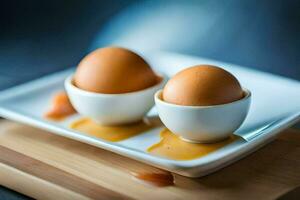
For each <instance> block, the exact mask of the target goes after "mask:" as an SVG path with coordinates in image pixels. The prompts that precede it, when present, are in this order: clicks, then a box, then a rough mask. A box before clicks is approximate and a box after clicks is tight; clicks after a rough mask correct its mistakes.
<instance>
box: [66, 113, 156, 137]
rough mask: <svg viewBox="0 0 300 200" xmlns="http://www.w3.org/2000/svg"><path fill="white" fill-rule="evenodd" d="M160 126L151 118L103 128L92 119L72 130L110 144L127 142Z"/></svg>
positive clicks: (76, 124)
mask: <svg viewBox="0 0 300 200" xmlns="http://www.w3.org/2000/svg"><path fill="white" fill-rule="evenodd" d="M158 126H160V123H159V122H158V121H157V120H156V119H151V118H149V119H146V120H144V121H140V122H136V123H132V124H126V125H119V126H102V125H99V124H97V123H95V122H94V121H93V120H91V119H88V118H83V119H80V120H78V121H75V122H73V123H72V124H71V125H70V127H71V128H72V129H75V130H77V131H80V132H83V133H86V134H89V135H92V136H95V137H99V138H101V139H104V140H107V141H110V142H118V141H121V140H125V139H127V138H130V137H133V136H136V135H138V134H141V133H143V132H145V131H148V130H150V129H152V128H155V127H158Z"/></svg>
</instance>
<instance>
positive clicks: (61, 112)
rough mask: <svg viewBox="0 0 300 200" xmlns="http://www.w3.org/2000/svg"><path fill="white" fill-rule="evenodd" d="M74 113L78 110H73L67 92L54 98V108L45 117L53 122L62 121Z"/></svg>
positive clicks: (60, 93)
mask: <svg viewBox="0 0 300 200" xmlns="http://www.w3.org/2000/svg"><path fill="white" fill-rule="evenodd" d="M74 113H76V110H75V109H74V108H73V106H72V104H71V102H70V100H69V98H68V95H67V94H66V93H65V92H59V93H57V94H56V95H55V96H54V97H53V100H52V106H51V108H50V110H49V111H48V112H47V113H46V114H45V117H46V118H48V119H52V120H62V119H64V118H65V117H67V116H69V115H72V114H74Z"/></svg>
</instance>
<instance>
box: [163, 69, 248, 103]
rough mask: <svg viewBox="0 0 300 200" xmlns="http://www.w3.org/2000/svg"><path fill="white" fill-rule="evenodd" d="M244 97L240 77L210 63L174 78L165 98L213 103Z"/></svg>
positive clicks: (166, 90) (169, 84)
mask: <svg viewBox="0 0 300 200" xmlns="http://www.w3.org/2000/svg"><path fill="white" fill-rule="evenodd" d="M242 97H243V90H242V88H241V85H240V83H239V82H238V80H237V79H236V78H235V77H234V76H233V75H232V74H231V73H229V72H228V71H226V70H224V69H222V68H219V67H216V66H211V65H198V66H194V67H190V68H187V69H185V70H183V71H181V72H179V73H177V74H176V75H175V76H174V77H172V78H171V79H170V80H169V81H168V82H167V84H166V85H165V87H164V89H163V95H162V98H163V100H164V101H166V102H168V103H172V104H178V105H187V106H210V105H218V104H225V103H230V102H233V101H236V100H239V99H241V98H242Z"/></svg>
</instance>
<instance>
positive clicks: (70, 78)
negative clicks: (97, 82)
mask: <svg viewBox="0 0 300 200" xmlns="http://www.w3.org/2000/svg"><path fill="white" fill-rule="evenodd" d="M155 74H156V75H157V76H158V77H160V78H161V80H160V81H159V82H158V83H156V84H155V85H153V86H150V87H147V88H145V89H142V90H137V91H133V92H125V93H116V94H106V93H98V92H91V91H87V90H83V89H80V88H78V87H76V86H75V85H74V83H73V78H74V74H71V75H69V76H68V77H67V78H66V79H65V87H70V88H72V90H73V91H75V92H77V93H79V94H81V95H86V96H91V97H107V98H108V97H117V96H125V95H133V94H137V93H141V92H146V91H149V90H152V89H155V88H158V87H160V86H162V85H163V84H164V82H165V80H166V76H164V75H163V74H161V73H157V72H155Z"/></svg>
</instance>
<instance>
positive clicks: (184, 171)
mask: <svg viewBox="0 0 300 200" xmlns="http://www.w3.org/2000/svg"><path fill="white" fill-rule="evenodd" d="M143 57H144V58H145V59H146V60H147V61H148V63H149V64H150V65H151V66H152V67H153V69H154V70H155V71H159V72H161V73H163V74H165V75H167V76H168V77H171V76H173V75H174V74H175V73H177V72H178V71H180V70H182V69H184V68H185V67H188V66H192V65H197V64H211V65H217V66H221V67H223V68H224V69H226V70H228V71H230V72H231V73H232V74H233V75H234V76H236V77H237V78H238V80H239V81H240V83H241V85H242V86H243V87H245V88H247V89H249V90H250V91H251V95H252V97H251V107H250V110H249V113H248V115H247V117H246V119H245V121H244V123H243V124H242V125H241V126H240V127H239V129H238V130H236V131H235V133H234V134H235V135H237V136H239V137H238V138H239V139H238V140H236V141H235V142H233V143H231V144H229V145H227V146H225V147H223V148H221V149H218V150H217V151H214V152H212V153H210V154H207V155H206V156H203V157H200V158H197V159H194V160H185V161H178V160H171V159H167V158H163V157H158V156H156V155H152V154H150V153H148V152H147V148H148V147H149V146H151V145H153V144H155V143H157V142H159V140H160V136H159V133H160V131H161V130H162V129H163V128H164V127H162V126H161V127H157V128H154V129H151V130H148V131H145V132H143V133H142V134H140V135H137V136H135V137H132V138H129V139H127V140H123V141H120V142H114V143H113V142H108V141H105V140H102V139H101V138H97V137H95V136H91V135H88V134H85V133H82V132H79V131H74V130H72V129H70V128H69V127H70V123H72V122H73V121H74V120H77V119H80V118H81V117H82V116H81V115H74V116H71V117H69V118H67V119H65V120H63V121H60V122H56V121H51V120H47V119H45V118H44V117H43V116H44V113H45V112H46V111H47V110H48V109H49V105H50V103H51V99H52V97H53V95H54V94H56V93H57V92H59V91H61V90H64V81H65V79H66V78H67V77H68V76H70V75H71V74H72V73H74V68H70V69H68V70H65V71H62V72H57V73H55V74H51V75H47V76H45V77H42V78H39V79H38V80H34V81H31V82H28V83H25V84H22V85H19V86H16V87H14V88H10V89H7V90H6V91H1V92H0V116H2V117H5V118H8V119H11V120H15V121H19V122H22V123H25V124H28V125H31V126H35V127H38V128H41V129H45V130H47V131H50V132H51V133H53V134H57V135H60V136H63V137H68V138H71V139H74V140H78V141H81V142H84V143H88V144H90V145H94V146H96V147H99V148H102V149H106V150H108V151H113V152H115V153H118V154H121V155H123V156H127V157H130V158H132V159H136V160H138V161H141V162H144V163H147V164H150V165H153V166H156V167H159V168H162V169H165V170H168V171H172V172H174V173H178V174H181V175H183V176H189V177H199V176H203V175H206V174H209V173H211V172H214V171H216V170H218V169H220V168H223V167H225V166H227V165H229V164H230V163H232V162H235V161H236V160H238V159H240V158H242V157H244V156H246V155H248V154H249V153H251V152H253V151H255V150H257V149H258V148H260V147H262V146H263V145H264V144H266V143H268V142H270V141H271V140H272V139H274V138H275V137H276V135H277V134H278V133H279V132H280V131H282V130H283V129H285V128H287V127H289V126H291V125H293V124H294V123H296V122H297V120H299V118H300V112H299V111H300V103H299V100H300V82H299V81H295V80H292V79H288V78H284V77H280V76H277V75H273V74H269V73H265V72H260V71H257V70H253V69H250V68H246V67H241V66H237V65H234V64H228V63H224V62H218V61H215V60H209V59H204V58H199V57H192V56H187V55H181V54H176V53H170V52H148V53H147V54H146V53H145V54H144V55H143ZM152 98H153V97H152ZM147 116H155V117H157V112H156V109H155V108H153V109H152V110H150V112H149V113H147ZM98 156H101V155H98Z"/></svg>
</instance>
